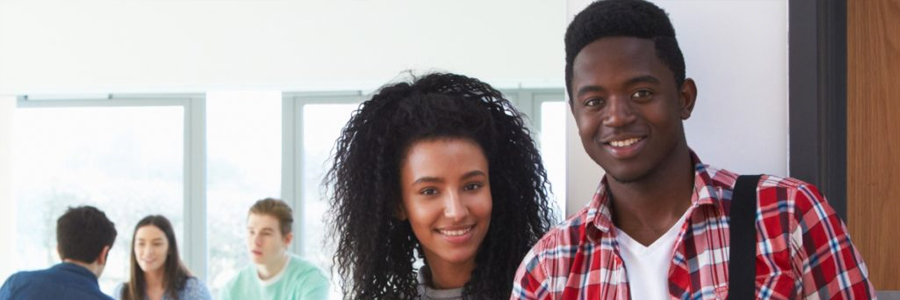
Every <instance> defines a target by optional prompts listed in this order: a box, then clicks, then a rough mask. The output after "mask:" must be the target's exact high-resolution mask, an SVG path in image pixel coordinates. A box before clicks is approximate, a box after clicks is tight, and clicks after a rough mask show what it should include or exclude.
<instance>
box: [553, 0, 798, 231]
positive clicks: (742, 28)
mask: <svg viewBox="0 0 900 300" xmlns="http://www.w3.org/2000/svg"><path fill="white" fill-rule="evenodd" d="M566 2H567V14H566V17H567V21H566V22H570V21H571V20H572V18H573V17H574V15H575V14H577V13H578V12H579V11H581V10H582V9H583V8H584V7H586V6H587V5H588V4H590V3H591V1H589V0H567V1H566ZM653 2H655V3H657V5H659V6H660V7H662V8H663V9H664V10H666V12H668V13H669V18H670V19H671V20H672V23H673V25H674V26H675V33H676V35H677V38H678V42H679V45H680V46H681V50H682V52H684V56H685V58H684V59H685V65H686V69H687V76H688V77H691V78H694V80H695V81H696V82H697V89H698V97H697V105H696V107H695V108H694V113H693V115H692V116H691V118H690V119H689V120H687V121H686V123H685V130H686V131H687V139H688V145H690V146H691V147H692V148H693V149H694V150H695V151H696V152H697V154H698V155H699V156H700V159H701V160H703V162H704V163H707V164H712V165H715V166H718V167H721V168H725V169H729V170H731V171H735V172H739V173H772V174H779V175H787V165H788V161H787V153H788V148H787V147H788V146H787V140H788V137H787V132H788V119H787V118H788V116H787V109H788V101H787V93H788V90H787V87H788V83H787V71H788V69H787V53H788V52H787V50H788V49H787V38H788V36H787V22H788V20H787V1H784V0H757V1H704V0H656V1H653ZM557 45H558V47H562V44H561V43H559V42H558V43H557ZM567 126H568V127H569V131H568V135H567V138H568V140H567V145H568V149H567V151H568V152H567V154H568V155H567V163H566V164H567V165H568V166H569V169H568V170H567V171H566V175H567V178H568V187H567V188H568V190H567V193H568V194H567V199H568V202H569V203H568V207H567V213H569V214H571V213H574V212H576V211H577V210H578V209H581V207H583V206H584V205H586V204H587V203H588V202H589V201H590V200H591V195H592V193H593V192H594V189H595V188H596V187H597V184H598V182H599V179H600V177H601V176H602V169H600V167H599V166H597V164H596V163H594V162H593V161H592V160H591V159H590V158H589V157H588V156H587V155H586V154H585V153H584V148H583V147H582V146H581V141H580V139H579V138H578V134H577V132H575V125H574V119H573V118H572V117H571V116H569V117H568V124H567Z"/></svg>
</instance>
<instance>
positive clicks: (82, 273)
mask: <svg viewBox="0 0 900 300" xmlns="http://www.w3.org/2000/svg"><path fill="white" fill-rule="evenodd" d="M13 299H15V300H47V299H54V300H112V298H110V297H109V296H107V295H106V294H103V292H101V291H100V285H99V284H98V283H97V276H95V275H94V273H91V271H89V270H88V269H86V268H84V267H82V266H79V265H76V264H70V263H61V264H57V265H55V266H53V267H51V268H49V269H46V270H39V271H26V272H19V273H16V274H13V275H12V276H10V277H9V279H6V282H5V283H3V287H2V288H0V300H13Z"/></svg>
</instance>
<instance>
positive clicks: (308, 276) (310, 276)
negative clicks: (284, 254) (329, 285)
mask: <svg viewBox="0 0 900 300" xmlns="http://www.w3.org/2000/svg"><path fill="white" fill-rule="evenodd" d="M288 268H289V269H288V271H289V272H290V274H289V276H290V277H291V278H292V279H293V280H326V278H327V277H326V276H325V272H324V271H322V269H321V268H319V267H318V266H316V265H315V264H313V263H312V262H310V261H308V260H306V259H303V258H301V257H299V256H296V255H293V254H292V255H291V262H290V264H288Z"/></svg>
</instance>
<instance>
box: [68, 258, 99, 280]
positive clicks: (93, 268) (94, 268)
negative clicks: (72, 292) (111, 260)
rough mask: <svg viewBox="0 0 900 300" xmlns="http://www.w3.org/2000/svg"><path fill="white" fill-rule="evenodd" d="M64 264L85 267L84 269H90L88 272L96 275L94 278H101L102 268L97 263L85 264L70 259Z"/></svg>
mask: <svg viewBox="0 0 900 300" xmlns="http://www.w3.org/2000/svg"><path fill="white" fill-rule="evenodd" d="M63 262H64V263H70V264H73V265H78V266H81V267H83V268H85V269H88V271H91V273H93V274H94V277H97V278H100V271H99V270H100V267H99V266H98V265H97V263H85V262H82V261H78V260H74V259H68V258H66V259H63Z"/></svg>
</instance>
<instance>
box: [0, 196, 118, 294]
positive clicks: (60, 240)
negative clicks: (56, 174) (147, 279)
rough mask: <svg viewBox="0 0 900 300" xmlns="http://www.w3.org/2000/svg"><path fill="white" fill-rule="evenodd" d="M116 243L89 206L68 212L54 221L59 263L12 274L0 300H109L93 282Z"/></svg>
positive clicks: (105, 223) (103, 220) (102, 217)
mask: <svg viewBox="0 0 900 300" xmlns="http://www.w3.org/2000/svg"><path fill="white" fill-rule="evenodd" d="M115 241H116V227H115V225H114V224H113V222H110V221H109V219H107V218H106V214H104V213H103V212H102V211H100V210H98V209H96V208H94V207H91V206H80V207H75V208H69V210H67V211H66V213H65V214H63V215H62V216H61V217H59V219H58V220H56V242H57V246H56V250H57V251H58V252H59V257H61V258H62V261H63V262H62V263H60V264H57V265H55V266H53V267H51V268H49V269H46V270H40V271H30V272H19V273H16V274H13V275H12V276H10V277H9V279H7V280H6V283H4V284H3V287H2V288H0V300H11V299H15V300H46V299H61V300H112V298H110V297H109V296H107V295H105V294H103V292H101V291H100V285H99V284H98V283H97V278H98V277H100V274H102V273H103V268H104V267H106V258H107V255H108V254H109V249H110V248H111V247H112V245H113V242H115Z"/></svg>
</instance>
